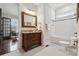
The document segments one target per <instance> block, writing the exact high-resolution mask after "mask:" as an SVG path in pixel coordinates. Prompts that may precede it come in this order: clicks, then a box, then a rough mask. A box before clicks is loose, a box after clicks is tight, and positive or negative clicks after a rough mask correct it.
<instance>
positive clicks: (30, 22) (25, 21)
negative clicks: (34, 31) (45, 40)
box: [21, 12, 37, 28]
mask: <svg viewBox="0 0 79 59" xmlns="http://www.w3.org/2000/svg"><path fill="white" fill-rule="evenodd" d="M21 18H22V19H21V20H22V27H34V28H36V26H37V16H35V15H31V14H29V13H25V12H22V13H21Z"/></svg>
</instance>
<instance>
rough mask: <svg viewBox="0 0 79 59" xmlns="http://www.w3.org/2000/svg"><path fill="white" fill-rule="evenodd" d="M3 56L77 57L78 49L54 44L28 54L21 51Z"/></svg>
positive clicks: (35, 49)
mask: <svg viewBox="0 0 79 59" xmlns="http://www.w3.org/2000/svg"><path fill="white" fill-rule="evenodd" d="M2 56H77V49H75V48H73V47H63V46H60V45H57V44H52V45H50V46H48V47H43V46H40V47H37V48H34V49H32V50H29V51H28V52H24V51H23V50H22V49H20V50H16V51H13V52H11V53H7V54H4V55H2Z"/></svg>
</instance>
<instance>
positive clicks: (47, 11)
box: [37, 4, 55, 45]
mask: <svg viewBox="0 0 79 59" xmlns="http://www.w3.org/2000/svg"><path fill="white" fill-rule="evenodd" d="M51 13H52V14H51ZM51 17H53V19H54V18H55V12H54V10H53V9H52V10H51V7H50V6H49V5H48V4H39V5H38V7H37V19H38V28H39V27H40V26H41V30H42V42H43V45H49V44H50V36H51V34H53V33H54V32H51V31H54V30H52V29H54V27H53V26H52V25H53V24H52V19H51ZM39 24H40V25H39Z"/></svg>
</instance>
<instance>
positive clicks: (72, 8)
mask: <svg viewBox="0 0 79 59" xmlns="http://www.w3.org/2000/svg"><path fill="white" fill-rule="evenodd" d="M55 12H56V20H61V19H62V20H63V17H64V18H68V16H69V15H73V14H76V4H69V5H67V6H66V5H65V6H63V7H62V8H59V9H57V10H56V11H55ZM72 17H73V16H72ZM54 23H55V25H54V26H55V35H57V36H60V37H62V38H66V39H70V37H73V36H74V32H77V25H76V19H70V20H65V21H58V22H54Z"/></svg>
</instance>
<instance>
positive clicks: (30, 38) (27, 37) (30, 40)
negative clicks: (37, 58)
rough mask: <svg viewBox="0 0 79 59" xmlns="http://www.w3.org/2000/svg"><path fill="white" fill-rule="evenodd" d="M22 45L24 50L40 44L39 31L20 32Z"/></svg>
mask: <svg viewBox="0 0 79 59" xmlns="http://www.w3.org/2000/svg"><path fill="white" fill-rule="evenodd" d="M22 35H23V36H22V37H23V39H22V47H23V49H24V50H25V51H28V50H30V49H32V48H35V47H37V46H40V45H41V32H39V33H24V34H22Z"/></svg>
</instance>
